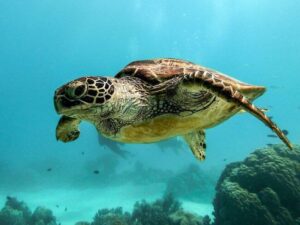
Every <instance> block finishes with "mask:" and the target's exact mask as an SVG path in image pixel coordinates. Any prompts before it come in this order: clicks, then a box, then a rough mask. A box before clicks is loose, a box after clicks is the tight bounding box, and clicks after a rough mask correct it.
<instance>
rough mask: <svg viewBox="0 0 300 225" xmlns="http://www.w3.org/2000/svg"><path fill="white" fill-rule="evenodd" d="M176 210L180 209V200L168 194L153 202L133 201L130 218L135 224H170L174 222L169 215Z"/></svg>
mask: <svg viewBox="0 0 300 225" xmlns="http://www.w3.org/2000/svg"><path fill="white" fill-rule="evenodd" d="M178 210H182V208H181V204H180V202H178V201H176V200H175V199H174V198H173V196H172V195H171V194H169V195H165V196H164V197H163V198H162V199H159V200H156V201H155V202H154V203H147V202H146V201H142V202H137V203H135V205H134V209H133V212H132V220H133V221H134V224H136V225H158V224H165V225H171V224H174V223H172V219H171V217H170V215H172V214H173V213H176V212H177V211H178ZM154 218H155V219H154Z"/></svg>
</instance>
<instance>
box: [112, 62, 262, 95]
mask: <svg viewBox="0 0 300 225" xmlns="http://www.w3.org/2000/svg"><path fill="white" fill-rule="evenodd" d="M195 71H207V72H209V73H212V74H213V75H214V77H215V79H218V80H220V81H226V82H227V83H229V84H230V85H232V86H233V87H234V88H236V89H237V90H239V91H241V92H242V93H245V94H250V93H253V94H254V95H255V97H258V96H259V95H261V94H262V93H263V92H264V91H265V88H264V87H261V86H255V85H250V84H247V83H244V82H241V81H239V80H236V79H234V78H231V77H229V76H227V75H225V74H223V73H220V72H218V71H216V70H213V69H210V68H207V67H204V66H201V65H197V64H194V63H192V62H189V61H185V60H180V59H173V58H162V59H152V60H141V61H134V62H131V63H130V64H128V65H127V66H126V67H125V68H124V69H122V70H121V71H120V72H119V73H118V74H117V75H116V76H115V77H116V78H121V77H125V76H131V77H138V78H140V79H142V80H144V81H146V82H147V83H149V84H152V85H156V84H159V83H161V82H164V81H166V80H168V79H171V78H173V77H175V76H182V75H185V74H189V73H193V72H195Z"/></svg>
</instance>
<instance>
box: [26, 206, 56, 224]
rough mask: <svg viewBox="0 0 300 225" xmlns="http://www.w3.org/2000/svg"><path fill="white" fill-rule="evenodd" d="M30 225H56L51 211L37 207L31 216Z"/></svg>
mask: <svg viewBox="0 0 300 225" xmlns="http://www.w3.org/2000/svg"><path fill="white" fill-rule="evenodd" d="M31 224H32V225H56V220H55V217H54V216H53V214H52V211H51V210H49V209H46V208H44V207H37V208H36V209H35V210H34V212H33V214H32V216H31Z"/></svg>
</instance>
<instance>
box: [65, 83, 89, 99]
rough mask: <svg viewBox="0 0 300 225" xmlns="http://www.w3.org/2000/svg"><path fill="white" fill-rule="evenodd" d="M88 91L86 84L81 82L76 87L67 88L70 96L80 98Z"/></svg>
mask: <svg viewBox="0 0 300 225" xmlns="http://www.w3.org/2000/svg"><path fill="white" fill-rule="evenodd" d="M86 91H87V86H86V85H85V84H80V85H78V86H75V87H69V88H67V90H66V94H67V96H68V97H69V98H80V97H82V96H83V95H84V94H85V92H86Z"/></svg>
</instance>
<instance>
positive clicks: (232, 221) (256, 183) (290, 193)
mask: <svg viewBox="0 0 300 225" xmlns="http://www.w3.org/2000/svg"><path fill="white" fill-rule="evenodd" d="M299 150H300V148H299V146H298V147H295V150H293V151H290V150H288V149H287V148H286V147H285V146H283V145H273V146H271V147H268V148H264V149H260V150H257V151H255V152H254V153H252V154H250V156H249V157H247V158H246V159H245V160H244V161H243V162H238V163H232V164H229V165H228V166H227V167H226V169H225V170H224V171H223V173H222V175H221V177H220V179H219V181H218V184H217V186H216V191H217V193H216V196H215V199H214V208H215V212H214V215H215V223H214V225H240V224H243V225H253V224H255V225H287V224H288V225H299V224H300V176H299V174H300V152H299Z"/></svg>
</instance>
